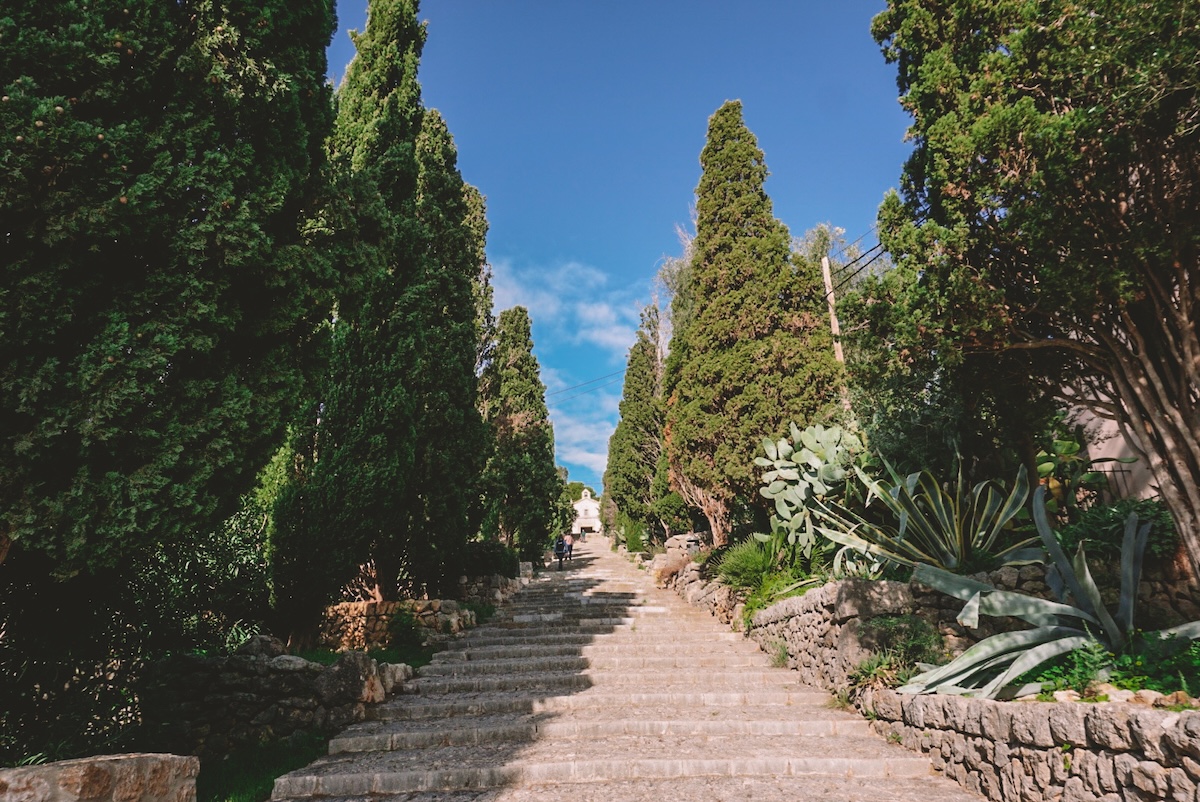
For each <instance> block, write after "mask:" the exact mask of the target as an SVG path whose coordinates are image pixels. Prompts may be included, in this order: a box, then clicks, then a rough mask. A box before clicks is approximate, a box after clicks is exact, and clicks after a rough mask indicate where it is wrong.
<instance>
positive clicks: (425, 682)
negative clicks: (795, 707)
mask: <svg viewBox="0 0 1200 802" xmlns="http://www.w3.org/2000/svg"><path fill="white" fill-rule="evenodd" d="M601 685H603V686H613V687H622V688H624V687H629V688H657V689H663V690H667V689H670V688H699V689H701V690H706V691H727V690H740V689H747V690H753V689H759V688H761V689H785V688H792V687H796V685H797V682H796V679H795V677H794V676H789V675H788V674H786V673H779V672H765V671H745V670H739V671H736V672H730V673H727V674H724V673H713V674H711V675H707V676H703V677H688V676H682V675H680V676H676V675H673V674H663V673H659V672H648V673H641V672H608V671H595V670H593V669H584V670H582V671H571V672H564V671H554V672H550V671H547V672H542V673H531V674H510V675H502V676H484V677H471V676H462V677H419V678H417V679H415V680H413V681H412V682H411V683H407V684H406V686H405V687H406V688H409V687H411V689H412V691H413V692H414V693H420V694H447V693H481V692H482V693H488V692H495V691H507V690H522V689H526V690H545V691H549V690H567V689H583V688H592V687H596V686H601Z"/></svg>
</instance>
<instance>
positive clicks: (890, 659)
mask: <svg viewBox="0 0 1200 802" xmlns="http://www.w3.org/2000/svg"><path fill="white" fill-rule="evenodd" d="M858 637H859V641H860V642H861V643H862V645H863V647H864V648H866V649H868V650H870V651H871V655H870V656H869V657H867V658H866V659H865V660H863V661H862V662H861V663H859V664H858V665H857V666H855V668H854V670H853V671H852V672H851V673H850V676H849V678H848V679H849V682H850V685H851V688H852V689H853V690H852V693H855V692H857V691H859V690H861V689H863V688H868V687H876V688H879V687H883V688H891V687H895V686H896V685H902V684H904V683H905V682H907V681H908V680H909V679H910V678H911V677H912V676H913V675H914V674H915V673H916V672H917V670H918V666H920V665H923V664H929V663H939V662H941V661H942V660H943V659H944V650H945V643H944V642H943V640H942V636H941V634H939V633H938V631H937V629H935V628H934V626H933V625H932V624H930V623H929V622H928V621H926V620H925V619H923V618H918V617H917V616H913V615H885V616H877V617H875V618H867V619H863V620H862V621H861V622H860V624H859V629H858Z"/></svg>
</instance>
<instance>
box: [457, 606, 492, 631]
mask: <svg viewBox="0 0 1200 802" xmlns="http://www.w3.org/2000/svg"><path fill="white" fill-rule="evenodd" d="M458 606H459V607H462V608H463V609H464V610H470V611H471V612H473V613H474V614H475V623H476V624H477V625H479V624H486V623H487V622H488V621H490V620H492V617H493V616H495V615H496V605H494V604H492V603H491V602H482V601H481V602H475V601H460V602H459V603H458Z"/></svg>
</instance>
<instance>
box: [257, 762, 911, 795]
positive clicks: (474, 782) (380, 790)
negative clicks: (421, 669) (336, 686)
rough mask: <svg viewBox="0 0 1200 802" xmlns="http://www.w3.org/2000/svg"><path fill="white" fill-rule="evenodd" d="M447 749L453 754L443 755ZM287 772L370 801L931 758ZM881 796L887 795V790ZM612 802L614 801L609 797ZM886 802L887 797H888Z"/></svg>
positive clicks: (862, 774) (887, 771) (296, 783)
mask: <svg viewBox="0 0 1200 802" xmlns="http://www.w3.org/2000/svg"><path fill="white" fill-rule="evenodd" d="M446 751H449V750H446ZM305 771H306V770H303V769H302V770H301V771H300V772H293V773H292V774H285V775H284V776H282V777H280V778H279V779H277V780H276V781H275V789H274V793H273V795H272V796H273V797H274V798H276V799H280V798H286V797H311V796H326V797H327V796H346V797H360V798H361V797H365V796H374V795H381V794H404V793H412V792H421V791H437V790H446V791H454V790H468V789H485V788H498V787H504V786H526V785H539V784H548V783H553V784H556V785H564V784H575V783H605V784H607V783H611V782H613V781H614V780H615V781H628V780H641V779H669V778H692V779H695V778H698V777H771V778H779V777H803V776H811V775H824V776H831V777H855V778H867V777H870V778H879V779H885V778H886V779H891V778H894V777H922V776H927V775H928V774H929V761H928V759H926V758H910V757H903V756H900V755H897V756H896V757H895V758H889V759H882V760H880V759H863V758H854V757H809V756H806V755H784V756H773V757H759V758H748V759H737V758H732V759H731V758H684V759H673V758H662V759H646V758H636V757H622V758H620V759H617V760H573V761H562V762H559V761H549V762H547V761H536V762H534V761H524V760H511V761H508V762H500V763H498V764H497V765H494V766H481V767H478V768H469V767H446V768H440V769H424V770H420V769H418V770H408V771H387V770H380V771H370V770H368V771H349V772H327V773H326V772H322V773H303V772H305ZM880 790H883V789H882V788H881V789H880ZM610 798H612V797H610ZM885 798H886V797H885Z"/></svg>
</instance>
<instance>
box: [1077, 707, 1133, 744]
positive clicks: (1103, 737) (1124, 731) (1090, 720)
mask: <svg viewBox="0 0 1200 802" xmlns="http://www.w3.org/2000/svg"><path fill="white" fill-rule="evenodd" d="M1129 713H1130V710H1129V707H1128V706H1127V705H1123V704H1102V705H1088V709H1087V717H1086V718H1085V720H1084V726H1085V728H1086V729H1087V735H1088V739H1089V740H1090V741H1091V742H1092V743H1094V744H1096V745H1097V746H1101V747H1103V748H1105V749H1111V750H1113V751H1114V752H1124V751H1127V750H1128V749H1130V748H1131V747H1132V746H1133V736H1132V735H1131V733H1130V730H1129Z"/></svg>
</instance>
